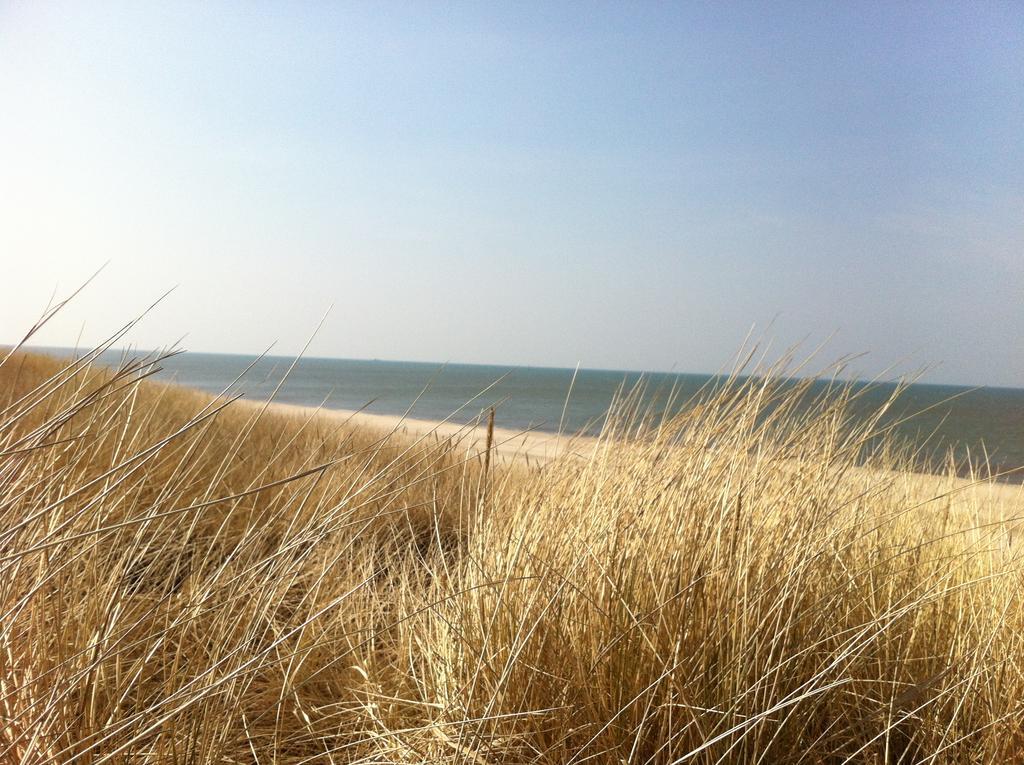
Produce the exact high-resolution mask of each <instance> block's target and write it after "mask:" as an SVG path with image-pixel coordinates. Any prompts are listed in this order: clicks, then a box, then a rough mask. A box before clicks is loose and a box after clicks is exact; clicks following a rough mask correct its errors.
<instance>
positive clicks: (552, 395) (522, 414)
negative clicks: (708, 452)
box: [49, 349, 1024, 480]
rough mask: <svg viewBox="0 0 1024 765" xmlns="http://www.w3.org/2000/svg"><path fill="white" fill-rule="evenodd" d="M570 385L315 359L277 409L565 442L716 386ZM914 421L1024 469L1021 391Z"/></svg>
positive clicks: (223, 370) (939, 393)
mask: <svg viewBox="0 0 1024 765" xmlns="http://www.w3.org/2000/svg"><path fill="white" fill-rule="evenodd" d="M49 351H50V352H55V351H56V352H58V353H68V354H70V353H71V351H69V350H61V349H49ZM121 357H122V354H121V352H119V351H111V352H107V353H106V354H104V356H103V357H102V359H101V361H103V362H104V363H108V364H117V362H118V361H119V360H120V359H121ZM252 361H253V358H252V357H249V356H242V355H233V354H212V353H185V354H181V355H179V356H176V357H173V358H170V359H167V360H165V361H163V362H161V366H162V367H163V369H162V371H161V372H160V373H159V375H158V376H159V377H160V378H162V379H166V380H173V381H175V382H177V383H180V384H182V385H187V386H190V387H194V388H199V389H201V390H204V391H208V392H210V393H219V392H221V391H222V390H223V389H224V388H225V387H227V386H228V385H229V384H231V382H232V381H233V380H234V379H235V378H236V377H237V376H238V375H240V374H242V372H243V371H244V370H245V369H246V367H248V366H249V365H250V364H251V363H252ZM292 361H293V359H291V358H283V357H266V358H263V359H261V360H260V361H259V362H257V363H256V364H255V366H253V367H252V368H251V369H250V370H249V371H248V372H247V373H246V374H245V376H244V378H243V380H242V381H241V382H240V383H239V384H238V386H237V389H238V390H240V391H242V392H244V394H245V395H246V397H248V398H255V399H264V398H267V397H269V396H270V395H271V394H272V393H273V391H274V389H275V387H277V385H278V384H279V383H280V382H281V379H282V377H283V375H284V373H285V372H286V371H287V369H288V367H289V366H290V365H291V364H292ZM572 379H573V370H571V369H552V368H540V367H505V366H487V365H479V364H447V365H441V364H431V363H416V362H398V361H375V360H374V361H368V360H366V361H364V360H354V359H319V358H308V359H301V360H300V361H299V362H298V363H297V364H296V366H295V368H294V369H293V370H292V372H291V374H290V375H289V377H288V379H287V380H286V381H285V383H284V384H283V385H282V387H281V388H280V390H279V391H278V393H277V395H276V400H278V401H281V402H284V403H290V404H303V405H312V406H319V405H321V404H323V405H324V406H326V407H327V408H336V409H360V408H365V410H366V411H368V412H372V413H378V414H401V413H404V412H405V411H406V410H407V409H409V408H410V407H412V409H411V412H410V416H411V417H418V418H423V419H444V418H446V417H451V419H453V420H455V421H457V422H469V421H471V420H473V419H474V418H476V417H478V416H479V415H480V413H481V412H482V411H486V410H487V409H488V408H489V407H491V406H496V407H497V418H496V421H497V424H498V425H500V426H504V427H509V428H517V429H525V428H536V429H539V430H547V431H557V430H558V429H559V425H560V423H561V425H562V429H563V430H564V431H566V432H596V431H597V430H598V429H599V428H600V426H601V423H602V422H603V418H604V414H605V412H606V411H607V409H608V406H609V404H610V403H611V401H612V398H613V396H614V395H615V393H616V391H617V390H619V389H621V388H622V387H623V386H625V387H626V388H627V389H628V388H630V387H631V386H633V385H635V384H636V383H637V382H639V381H640V380H641V379H643V380H644V381H645V383H646V389H647V390H648V391H649V393H648V396H649V397H652V398H653V397H655V396H656V395H658V394H661V395H662V399H663V394H664V393H665V392H666V391H668V390H670V389H672V388H673V387H674V388H675V390H676V392H677V393H676V396H677V400H679V401H685V400H686V399H688V398H689V397H690V396H692V395H693V394H695V393H697V392H698V391H699V390H700V389H701V388H702V387H704V386H706V385H708V384H709V383H713V382H714V380H715V378H712V377H710V376H708V375H696V374H668V373H645V374H640V373H637V372H615V371H606V370H596V369H586V370H584V369H581V370H580V371H579V373H578V374H577V376H576V381H575V384H574V385H573V386H572V395H571V397H570V399H569V403H568V406H566V395H567V394H568V392H569V388H570V383H571V382H572ZM820 385H824V383H821V384H819V386H820ZM892 390H893V385H891V384H878V385H875V386H872V387H871V388H870V389H869V390H867V391H866V392H865V393H864V396H863V400H862V403H860V404H858V407H859V408H860V410H861V412H863V413H866V412H869V411H871V410H872V409H873V408H875V407H877V406H878V405H879V404H880V403H882V402H883V401H885V399H886V398H887V397H888V396H889V395H890V393H891V392H892ZM414 402H415V404H414ZM563 408H564V409H565V414H564V421H563ZM925 410H927V411H925ZM916 412H920V414H917V415H916V416H914V417H913V418H911V419H910V420H909V421H908V422H906V423H903V424H901V425H899V426H898V427H897V428H896V432H897V433H898V434H899V435H900V436H901V437H903V438H905V439H907V440H909V441H912V442H914V443H922V442H925V443H926V444H927V447H926V449H925V451H926V452H927V453H928V454H931V455H935V454H938V453H944V452H946V451H947V450H948V449H949V448H951V447H952V448H954V449H955V451H956V453H957V454H959V455H961V456H962V455H963V454H965V452H966V450H967V449H970V450H971V453H972V454H975V455H981V454H982V453H983V452H982V450H983V449H984V450H985V451H986V452H987V454H988V456H989V460H990V464H992V466H993V467H994V468H995V469H997V470H1006V469H1009V468H1011V467H1019V466H1021V465H1024V390H1022V389H1018V388H977V389H971V388H964V387H959V386H951V385H925V384H915V385H911V386H909V388H908V389H907V390H906V391H905V392H904V394H903V395H902V397H901V398H900V400H899V402H898V405H897V407H896V408H895V410H894V412H893V414H892V418H901V417H903V416H906V415H908V414H912V413H916ZM890 421H892V419H890ZM1017 480H1019V478H1018V479H1017Z"/></svg>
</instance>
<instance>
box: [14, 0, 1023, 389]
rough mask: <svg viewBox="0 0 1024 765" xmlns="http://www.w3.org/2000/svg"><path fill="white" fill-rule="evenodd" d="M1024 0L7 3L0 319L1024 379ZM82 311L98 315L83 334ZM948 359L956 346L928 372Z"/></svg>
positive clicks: (166, 335) (290, 350)
mask: <svg viewBox="0 0 1024 765" xmlns="http://www.w3.org/2000/svg"><path fill="white" fill-rule="evenodd" d="M1022 51H1024V6H1020V5H1018V4H1013V3H996V2H992V3H985V4H977V5H972V6H962V5H959V4H953V3H949V4H938V3H936V4H930V5H914V6H910V5H895V4H886V3H857V4H848V5H842V6H838V5H836V6H820V7H819V6H811V5H805V4H800V3H784V4H777V5H772V6H771V7H767V6H759V5H755V4H747V3H737V4H730V5H728V6H724V5H718V4H706V5H689V4H688V5H686V6H670V5H662V4H658V5H654V4H650V5H638V6H632V7H631V9H630V10H629V11H626V10H624V9H623V7H622V6H618V5H614V4H588V5H564V6H558V7H552V6H548V5H544V4H514V5H513V4H495V5H488V6H476V5H472V4H452V5H449V6H445V7H443V8H441V7H432V6H405V5H399V4H383V5H369V4H358V3H352V4H346V5H343V6H333V5H321V4H310V5H304V6H302V7H298V6H290V5H281V6H274V5H258V6H234V5H230V4H220V3H209V4H181V5H173V6H165V5H159V4H155V3H154V4H149V3H140V4H127V3H124V4H121V3H88V4H86V3H83V4H72V3H66V4H62V3H52V4H46V5H41V4H29V3H13V4H6V5H3V6H2V7H0V103H2V104H3V107H4V110H5V112H6V113H7V114H9V115H14V118H13V119H7V120H4V121H2V122H0V163H2V164H3V167H4V172H3V174H2V175H0V203H2V205H3V209H4V210H5V215H4V218H3V220H0V252H2V253H3V275H4V278H5V280H6V283H7V284H8V285H16V289H11V288H10V286H9V288H8V290H6V291H5V296H4V297H5V299H4V300H3V301H0V327H2V332H0V343H8V344H9V343H12V342H16V341H17V340H18V339H19V338H20V335H21V334H22V333H23V332H24V331H25V330H26V329H27V328H28V327H29V326H30V325H31V324H32V323H33V321H34V320H35V318H36V317H37V316H38V315H39V313H40V312H41V311H42V310H43V308H44V307H45V306H46V304H47V302H48V301H49V300H50V298H51V295H53V294H54V291H55V289H56V290H57V294H58V295H60V294H63V293H67V292H69V291H71V290H72V289H74V288H75V287H77V286H78V285H79V284H81V282H82V281H84V280H85V279H86V278H87V277H88V276H89V275H90V274H91V273H93V272H94V271H95V270H96V269H97V268H98V267H99V266H100V265H101V264H103V263H104V262H106V261H108V260H109V261H110V265H109V266H108V267H107V268H106V269H105V270H104V271H103V273H102V274H101V275H100V276H99V277H98V278H97V279H96V281H95V282H94V283H93V284H91V285H90V286H89V287H88V288H87V289H86V290H85V292H84V293H83V294H82V295H81V296H80V297H79V298H78V299H76V300H75V301H74V303H72V305H70V306H69V307H68V309H67V310H66V311H65V312H63V313H62V314H61V315H60V316H58V317H57V319H55V320H54V322H53V323H52V324H51V325H50V326H49V327H47V328H46V329H45V330H44V331H43V332H42V333H41V334H40V335H39V337H38V338H36V339H35V341H34V342H36V343H38V344H41V345H47V346H63V347H68V346H74V345H75V344H76V343H77V342H78V338H79V337H81V342H82V344H84V345H92V344H95V343H98V342H100V341H102V340H103V339H104V338H105V337H107V336H108V335H109V334H110V333H112V332H113V331H115V330H116V329H117V328H118V327H120V326H121V325H122V324H123V323H125V322H126V321H129V320H130V319H131V318H133V317H134V316H135V315H137V314H138V313H140V312H141V311H143V310H144V309H145V308H146V307H147V306H148V305H149V304H150V303H151V302H152V301H153V300H154V299H156V298H157V297H158V296H159V295H160V294H162V293H163V292H164V291H165V290H166V289H168V288H171V287H174V286H175V285H178V286H177V289H176V290H175V292H174V293H173V294H172V295H170V296H169V297H168V298H167V299H166V300H165V301H164V302H163V303H161V305H159V306H158V307H157V308H156V309H155V310H154V311H153V312H152V313H151V314H150V315H148V316H147V317H146V318H145V320H144V321H143V322H142V323H140V325H139V326H138V327H137V328H136V329H135V330H133V332H132V333H131V335H130V336H129V337H128V338H126V340H127V341H128V342H130V343H132V344H134V345H136V346H138V347H162V346H166V345H169V344H173V343H174V342H175V341H177V340H178V339H179V338H181V337H182V336H184V337H185V340H184V342H183V343H182V344H183V345H184V346H185V347H187V348H188V349H190V350H194V351H199V352H213V353H226V352H230V353H242V354H250V355H251V354H256V353H259V352H261V351H263V350H264V349H265V348H266V347H267V346H268V345H270V344H271V343H273V342H275V341H276V342H277V343H278V344H277V346H276V348H275V353H277V354H280V355H283V356H289V355H294V354H295V353H297V352H298V351H299V349H300V348H301V347H302V345H303V344H304V343H305V341H306V339H307V338H308V337H309V336H310V334H311V333H312V332H313V330H314V328H315V327H316V326H317V323H318V322H319V321H320V318H321V317H322V315H323V314H324V312H325V311H326V310H327V309H328V308H329V307H330V306H332V305H333V309H332V310H331V312H330V314H329V316H328V318H327V320H326V322H325V323H324V325H323V327H322V329H321V330H320V332H319V333H318V335H317V337H316V339H315V340H314V342H313V344H312V345H311V346H310V349H309V351H308V353H309V355H312V356H317V357H323V358H355V359H359V358H362V359H373V358H379V359H388V360H395V361H424V362H428V363H438V362H443V361H445V360H451V361H453V362H454V363H488V364H495V365H516V366H544V367H557V368H572V367H574V366H575V365H576V364H577V363H579V364H580V365H581V366H583V367H585V368H589V369H608V370H624V371H625V370H639V371H674V372H680V373H689V372H692V373H698V374H701V373H712V372H714V371H716V370H720V369H723V368H727V367H728V365H729V361H730V359H732V358H733V357H734V356H735V354H736V352H737V350H738V349H739V348H740V345H741V344H742V343H743V341H744V339H745V338H746V337H747V335H748V333H749V332H750V329H751V327H752V326H756V327H757V329H755V331H754V335H755V337H758V336H765V337H768V338H771V339H772V341H773V347H775V348H777V349H779V351H780V352H781V351H782V349H784V348H786V347H789V346H792V345H794V344H796V343H801V342H802V343H803V346H802V347H804V348H807V349H811V348H813V347H814V346H816V345H818V344H819V343H821V342H822V341H824V340H825V339H826V338H828V337H829V336H831V335H833V334H834V337H833V338H832V340H831V341H830V342H829V343H828V345H827V346H826V350H825V351H824V352H823V355H822V356H821V358H822V360H823V361H825V360H828V359H831V358H835V357H838V356H843V355H848V354H859V353H862V352H869V355H868V356H867V357H865V358H863V359H858V360H857V362H856V364H855V365H854V371H855V374H856V375H857V376H860V377H872V376H874V375H877V374H879V373H880V372H881V371H882V370H884V369H888V368H890V367H894V373H900V372H909V371H912V370H915V369H918V368H921V367H925V366H928V367H934V368H933V369H932V370H931V371H930V372H929V373H928V374H927V375H926V377H925V378H924V381H925V382H936V383H950V384H963V385H998V386H1007V387H1018V388H1019V387H1024V346H1022V343H1021V338H1024V225H1022V221H1024V131H1022V130H1021V129H1020V126H1021V125H1024V86H1022V84H1021V83H1022V82H1024V56H1022V55H1021V52H1022ZM83 324H84V330H83ZM936 365H937V366H936Z"/></svg>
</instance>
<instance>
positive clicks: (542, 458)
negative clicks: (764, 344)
mask: <svg viewBox="0 0 1024 765" xmlns="http://www.w3.org/2000/svg"><path fill="white" fill-rule="evenodd" d="M243 402H244V405H245V406H249V407H254V408H259V407H262V406H264V405H265V402H260V401H246V400H244V399H243V400H242V401H240V402H239V403H243ZM268 411H270V412H275V413H278V414H282V415H287V416H291V417H302V418H310V417H321V418H324V419H325V420H327V421H330V422H332V423H336V424H337V425H338V426H352V427H360V428H369V429H373V430H375V431H378V432H379V433H380V434H381V436H382V437H383V436H386V435H388V434H394V435H396V436H399V437H403V438H411V439H429V438H440V439H444V438H451V439H453V440H455V441H456V442H457V443H458V444H459V446H460V447H462V448H464V449H465V450H466V451H467V453H468V454H469V455H473V454H480V453H482V452H483V451H484V449H485V448H486V443H487V424H486V422H483V423H480V424H475V425H461V424H458V423H454V422H445V421H441V420H425V419H418V418H413V417H402V416H400V415H385V414H370V413H368V412H360V411H355V410H350V409H326V408H317V407H309V406H299V405H296V404H282V403H271V404H270V405H269V407H268ZM493 438H494V449H493V452H492V454H493V455H494V456H493V458H494V459H496V460H497V461H499V462H502V463H506V464H508V463H517V464H522V465H526V466H533V467H540V466H543V465H544V464H546V463H549V462H550V461H551V460H553V459H555V458H556V457H560V456H563V455H566V454H572V455H575V456H577V457H579V458H581V459H587V458H589V457H590V456H591V455H592V454H593V452H594V450H595V449H596V448H597V446H598V445H599V443H600V440H599V439H598V438H596V437H593V436H569V435H558V434H557V433H550V432H545V431H539V430H533V431H521V430H515V429H511V428H502V427H497V426H496V427H495V428H494V435H493ZM894 477H895V478H897V479H900V480H906V481H909V482H911V484H912V485H913V486H914V489H915V491H917V492H919V493H920V495H921V496H922V498H928V499H931V498H932V497H936V498H938V497H942V498H943V499H945V498H946V497H949V499H950V501H951V502H953V503H954V504H955V503H958V502H963V501H967V500H971V501H974V500H977V501H979V504H980V506H983V507H985V508H986V509H987V511H986V513H985V515H986V517H985V518H984V519H979V521H980V522H982V523H987V522H991V521H993V520H995V519H997V518H1001V519H1004V520H1005V519H1011V518H1017V517H1024V485H1022V484H1011V483H1003V482H992V483H990V482H973V481H970V480H968V479H966V478H951V477H948V476H942V475H933V474H929V473H910V472H908V473H901V474H898V475H895V476H894V474H892V473H886V474H885V475H879V476H878V480H879V481H884V480H892V479H893V478H894Z"/></svg>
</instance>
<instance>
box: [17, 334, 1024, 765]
mask: <svg viewBox="0 0 1024 765" xmlns="http://www.w3.org/2000/svg"><path fill="white" fill-rule="evenodd" d="M92 358H93V357H92V356H91V355H89V354H86V355H84V356H83V357H81V358H80V359H78V360H77V361H71V360H64V361H61V360H56V359H52V358H48V357H44V356H39V355H34V354H31V353H26V352H22V351H19V352H16V353H13V354H12V355H10V356H9V357H7V358H6V359H5V360H4V362H3V364H2V365H0V762H3V763H8V762H10V763H33V764H41V763H68V762H74V763H94V764H96V765H98V764H99V763H107V762H111V763H115V762H116V763H165V762H166V763H172V762H173V763H178V762H181V763H260V764H262V763H350V762H365V763H382V762H388V763H391V762H395V763H398V762H410V763H411V762H416V763H420V762H438V763H442V762H444V763H449V762H457V763H476V764H477V765H482V764H483V763H535V762H536V763H579V764H582V763H624V762H629V763H683V762H692V763H730V762H742V763H822V762H827V763H843V762H851V763H981V762H992V763H997V762H1014V761H1022V760H1024V727H1022V725H1024V676H1022V671H1024V642H1022V641H1024V612H1022V608H1021V604H1022V598H1021V585H1022V584H1024V582H1022V573H1024V568H1022V566H1021V560H1020V554H1019V545H1017V544H1015V543H1014V542H1013V539H1012V535H1013V531H1014V527H1015V518H1014V517H1011V516H1007V515H1006V514H1005V513H1003V512H1001V511H1000V512H997V511H996V510H995V509H994V508H993V507H990V506H989V505H988V504H987V503H986V501H985V499H984V498H985V496H986V495H985V494H982V493H977V492H972V491H970V490H968V489H966V488H964V482H963V481H959V482H958V481H956V480H954V479H953V478H952V477H950V478H949V480H948V481H945V482H944V481H941V480H939V479H929V480H925V479H922V478H920V477H919V476H914V475H912V474H911V473H909V472H908V471H907V470H906V469H905V468H906V466H907V465H908V464H910V462H909V460H910V456H909V455H908V454H907V453H906V450H905V449H903V448H902V447H900V445H898V444H895V443H894V442H892V441H891V440H889V439H886V438H884V437H879V435H878V434H877V433H876V430H877V421H867V422H865V421H863V420H860V419H858V420H857V421H853V420H851V418H850V417H849V416H848V407H847V403H848V401H847V399H848V397H849V396H850V395H853V394H852V393H851V391H850V389H848V388H844V387H843V386H836V387H835V388H834V389H833V390H832V392H831V393H830V394H829V395H827V396H825V397H822V398H820V399H819V400H818V401H817V402H816V403H815V405H814V406H813V407H810V408H807V407H806V406H805V405H804V404H802V405H801V406H800V407H797V406H796V405H795V402H796V400H797V398H798V397H800V396H802V395H805V393H806V390H802V389H801V387H800V386H799V385H798V386H795V387H794V386H792V385H782V384H781V382H780V380H779V378H778V376H777V375H775V374H773V372H772V370H766V372H765V373H764V374H760V375H756V376H753V377H749V378H748V377H745V378H742V379H741V378H736V379H733V380H732V381H731V382H729V383H728V384H724V385H722V386H720V387H718V388H717V389H715V390H708V391H706V392H705V393H704V394H703V395H702V396H701V397H699V399H698V400H695V401H694V402H692V405H691V406H688V407H687V408H686V409H685V410H684V411H683V413H681V414H680V415H678V416H676V417H674V418H672V419H670V420H657V419H651V418H647V417H645V416H644V413H643V412H639V411H637V410H636V406H635V404H636V401H637V399H631V398H630V397H628V396H627V397H625V398H624V399H623V400H622V401H620V402H619V403H618V404H617V408H616V410H615V411H614V412H613V413H612V416H611V417H610V418H609V423H608V425H607V426H606V429H605V433H604V435H603V436H602V438H601V439H600V441H599V443H598V445H597V447H596V448H595V449H594V450H593V451H592V452H588V453H587V456H586V457H585V458H580V457H578V456H572V455H567V456H565V457H563V458H561V459H556V460H554V461H552V462H550V463H548V464H546V465H544V466H542V467H536V466H525V465H522V464H518V463H510V464H505V463H501V462H498V461H494V462H491V463H490V464H485V463H486V462H487V460H485V459H483V458H480V457H479V456H475V455H472V454H469V453H467V452H466V451H465V450H464V449H463V448H462V447H461V445H460V444H459V442H458V440H457V439H435V438H420V439H418V440H417V439H412V438H408V437H400V436H399V435H397V434H394V433H386V432H378V431H373V430H368V429H366V428H360V427H357V426H353V425H352V424H346V423H339V422H338V421H337V420H335V419H329V418H325V417H318V416H315V415H313V416H308V417H300V416H295V415H288V414H286V413H282V412H280V411H277V410H275V409H273V408H266V407H263V406H260V405H242V404H241V403H233V402H232V401H231V396H230V394H229V393H228V394H226V395H225V396H222V397H219V398H215V397H211V396H207V395H204V394H200V393H198V392H194V391H190V390H186V389H181V388H177V387H174V386H170V385H166V384H162V383H157V382H153V381H150V380H148V379H147V377H148V376H149V375H150V373H151V372H152V371H153V370H154V369H155V368H156V367H157V366H159V358H158V357H157V358H148V359H143V360H132V359H130V358H127V357H126V358H125V361H124V363H123V364H122V366H121V367H120V368H119V369H115V370H111V369H104V368H100V367H97V366H94V365H93V364H92V363H91V362H92ZM866 443H870V444H871V451H870V454H869V455H868V457H867V460H866V463H865V462H864V445H865V444H866ZM979 480H980V479H979Z"/></svg>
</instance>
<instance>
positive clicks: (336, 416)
mask: <svg viewBox="0 0 1024 765" xmlns="http://www.w3.org/2000/svg"><path fill="white" fill-rule="evenodd" d="M238 403H241V404H243V405H244V406H246V407H251V408H261V407H263V406H266V407H267V411H268V412H275V413H279V414H284V415H289V416H301V417H322V418H324V419H325V420H330V421H332V422H335V423H337V424H339V425H342V426H344V425H351V426H352V427H364V428H370V429H373V430H376V431H379V432H381V433H393V434H399V435H402V436H404V437H408V438H413V439H420V438H429V437H431V436H436V437H438V438H442V439H443V438H453V439H456V440H457V441H458V443H459V445H460V446H461V447H463V448H464V449H465V450H466V451H468V452H471V453H477V454H482V453H483V452H484V450H485V449H486V446H487V424H486V422H481V423H469V424H461V423H458V422H452V421H447V422H446V421H444V420H426V419H421V418H417V417H404V416H402V415H397V414H372V413H370V412H363V411H358V410H355V409H329V408H326V407H315V406H305V405H303V404H285V403H281V402H277V401H271V402H269V403H268V402H266V401H259V400H249V399H239V401H238ZM493 439H494V440H493V448H492V454H494V455H495V456H496V457H497V458H498V459H499V460H500V461H502V462H522V463H524V464H526V465H532V464H544V463H546V462H550V461H551V460H553V459H555V458H557V457H560V456H562V455H564V454H567V453H572V454H575V455H577V456H579V457H583V458H586V457H588V456H589V454H591V453H592V452H593V450H594V449H595V448H596V447H597V445H598V444H599V443H600V439H599V438H598V437H596V436H570V435H565V434H561V435H560V434H558V433H551V432H549V431H543V430H536V429H534V430H525V431H524V430H517V429H515V428H508V427H502V426H495V427H494V431H493Z"/></svg>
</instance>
